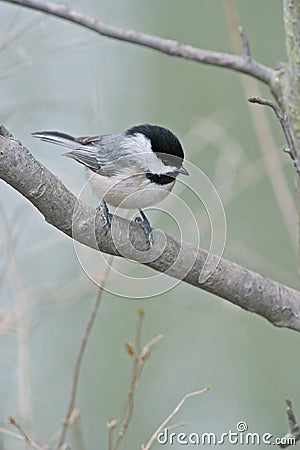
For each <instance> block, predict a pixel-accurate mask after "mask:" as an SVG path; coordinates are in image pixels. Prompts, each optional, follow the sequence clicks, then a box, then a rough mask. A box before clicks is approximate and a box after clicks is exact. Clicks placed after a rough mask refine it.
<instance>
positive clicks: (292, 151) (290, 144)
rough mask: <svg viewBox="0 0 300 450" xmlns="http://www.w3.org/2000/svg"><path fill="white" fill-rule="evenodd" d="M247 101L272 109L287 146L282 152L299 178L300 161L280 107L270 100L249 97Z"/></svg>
mask: <svg viewBox="0 0 300 450" xmlns="http://www.w3.org/2000/svg"><path fill="white" fill-rule="evenodd" d="M248 100H249V102H250V103H258V104H260V105H265V106H269V107H270V108H272V109H273V111H274V113H275V115H276V117H277V119H278V120H279V122H280V125H281V128H282V131H283V134H284V136H285V139H286V142H287V144H288V148H286V149H284V151H285V152H286V153H288V154H289V155H290V157H291V158H292V160H293V161H294V166H295V169H296V172H297V174H298V176H300V161H299V159H298V157H297V153H296V150H295V145H294V140H293V137H292V134H291V130H290V127H289V124H288V121H287V117H286V116H285V115H284V114H283V113H282V111H281V109H280V107H279V106H278V105H277V104H276V103H275V102H273V101H272V100H267V99H264V98H260V97H250V98H248Z"/></svg>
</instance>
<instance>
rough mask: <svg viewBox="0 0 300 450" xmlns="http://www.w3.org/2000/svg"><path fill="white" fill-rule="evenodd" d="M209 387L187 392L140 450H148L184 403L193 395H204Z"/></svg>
mask: <svg viewBox="0 0 300 450" xmlns="http://www.w3.org/2000/svg"><path fill="white" fill-rule="evenodd" d="M209 389H210V386H206V387H205V388H203V389H201V390H199V391H194V392H189V393H188V394H186V395H185V396H184V397H183V398H182V399H181V400H180V402H179V403H178V404H177V405H176V406H175V408H174V409H173V411H172V412H171V413H170V414H169V415H168V416H167V417H166V418H165V420H164V421H163V422H162V423H161V424H160V425H159V427H158V428H157V429H156V430H155V431H154V433H153V434H152V436H151V438H150V439H149V441H148V442H147V444H146V445H143V446H142V450H150V449H151V448H152V447H153V445H154V444H155V441H156V439H157V436H158V435H159V433H160V432H161V431H162V430H163V429H164V428H166V427H167V425H168V423H169V422H170V421H171V420H172V419H173V417H174V416H175V415H176V414H177V413H178V412H179V410H180V409H181V408H182V406H183V405H184V403H185V402H186V401H187V400H188V399H189V398H190V397H194V396H195V395H200V394H204V392H207V391H209Z"/></svg>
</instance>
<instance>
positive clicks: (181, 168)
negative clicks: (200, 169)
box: [178, 167, 189, 175]
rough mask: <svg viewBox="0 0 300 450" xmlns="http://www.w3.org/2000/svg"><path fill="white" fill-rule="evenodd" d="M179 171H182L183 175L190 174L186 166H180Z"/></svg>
mask: <svg viewBox="0 0 300 450" xmlns="http://www.w3.org/2000/svg"><path fill="white" fill-rule="evenodd" d="M178 173H181V175H189V173H188V171H187V170H186V169H185V168H184V167H180V169H178Z"/></svg>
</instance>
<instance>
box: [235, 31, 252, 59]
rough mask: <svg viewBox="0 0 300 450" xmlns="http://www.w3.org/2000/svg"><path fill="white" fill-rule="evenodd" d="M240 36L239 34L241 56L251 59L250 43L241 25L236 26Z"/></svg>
mask: <svg viewBox="0 0 300 450" xmlns="http://www.w3.org/2000/svg"><path fill="white" fill-rule="evenodd" d="M238 30H239V33H240V36H241V42H242V48H243V57H244V58H245V59H246V60H251V52H250V44H249V41H248V38H247V35H246V33H245V31H244V28H243V27H238Z"/></svg>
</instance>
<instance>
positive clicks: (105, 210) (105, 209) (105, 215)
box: [97, 200, 111, 234]
mask: <svg viewBox="0 0 300 450" xmlns="http://www.w3.org/2000/svg"><path fill="white" fill-rule="evenodd" d="M97 210H98V211H99V212H100V213H101V215H102V217H103V220H104V224H103V229H104V231H105V234H107V233H108V231H109V229H110V227H111V220H110V216H109V209H108V207H107V204H106V202H105V201H104V200H101V202H100V203H99V205H98V206H97Z"/></svg>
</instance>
